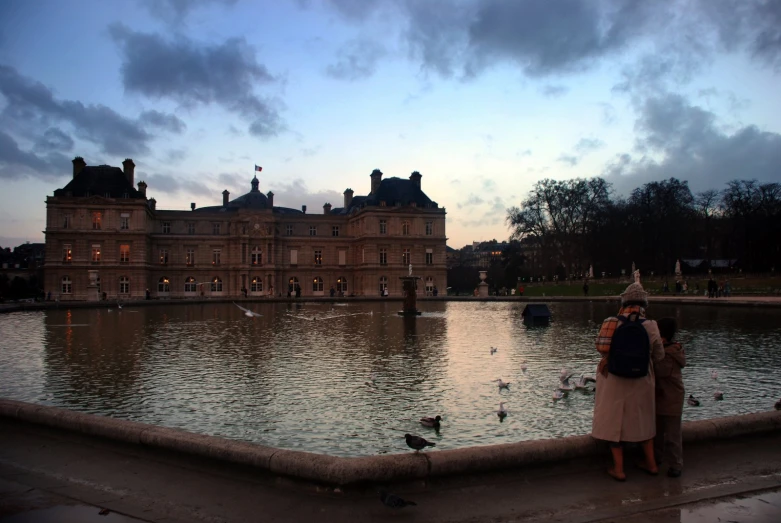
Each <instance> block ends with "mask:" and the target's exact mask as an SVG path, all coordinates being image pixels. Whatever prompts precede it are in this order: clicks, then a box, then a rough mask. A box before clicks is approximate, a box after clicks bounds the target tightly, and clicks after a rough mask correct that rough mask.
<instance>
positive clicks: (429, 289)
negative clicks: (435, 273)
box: [426, 276, 434, 296]
mask: <svg viewBox="0 0 781 523" xmlns="http://www.w3.org/2000/svg"><path fill="white" fill-rule="evenodd" d="M433 294H434V278H432V277H431V276H427V277H426V296H432V295H433Z"/></svg>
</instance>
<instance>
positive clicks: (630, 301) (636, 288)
mask: <svg viewBox="0 0 781 523" xmlns="http://www.w3.org/2000/svg"><path fill="white" fill-rule="evenodd" d="M621 305H642V306H643V307H648V293H647V292H645V291H644V290H643V286H642V285H640V284H639V283H637V282H635V283H633V284H631V285H630V286H629V287H627V288H626V290H625V291H624V293H623V294H622V295H621Z"/></svg>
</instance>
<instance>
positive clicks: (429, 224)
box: [426, 222, 434, 236]
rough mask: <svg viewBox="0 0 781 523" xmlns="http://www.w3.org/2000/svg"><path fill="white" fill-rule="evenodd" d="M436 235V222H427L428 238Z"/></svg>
mask: <svg viewBox="0 0 781 523" xmlns="http://www.w3.org/2000/svg"><path fill="white" fill-rule="evenodd" d="M432 234H434V222H426V236H431V235H432Z"/></svg>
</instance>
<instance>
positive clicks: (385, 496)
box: [378, 490, 417, 509]
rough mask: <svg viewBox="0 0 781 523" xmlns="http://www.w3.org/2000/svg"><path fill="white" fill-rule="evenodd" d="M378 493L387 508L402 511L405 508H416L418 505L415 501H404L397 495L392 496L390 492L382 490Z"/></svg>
mask: <svg viewBox="0 0 781 523" xmlns="http://www.w3.org/2000/svg"><path fill="white" fill-rule="evenodd" d="M378 493H379V495H380V501H382V504H383V505H385V506H386V507H390V508H394V509H402V508H404V507H414V506H415V505H417V503H415V502H414V501H408V500H406V499H402V498H400V497H399V496H397V495H396V494H391V493H390V492H386V491H384V490H380V491H379V492H378Z"/></svg>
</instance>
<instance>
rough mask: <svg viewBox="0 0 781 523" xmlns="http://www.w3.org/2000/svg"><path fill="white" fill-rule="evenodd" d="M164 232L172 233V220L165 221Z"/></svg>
mask: <svg viewBox="0 0 781 523" xmlns="http://www.w3.org/2000/svg"><path fill="white" fill-rule="evenodd" d="M163 234H171V222H163Z"/></svg>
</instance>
